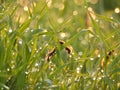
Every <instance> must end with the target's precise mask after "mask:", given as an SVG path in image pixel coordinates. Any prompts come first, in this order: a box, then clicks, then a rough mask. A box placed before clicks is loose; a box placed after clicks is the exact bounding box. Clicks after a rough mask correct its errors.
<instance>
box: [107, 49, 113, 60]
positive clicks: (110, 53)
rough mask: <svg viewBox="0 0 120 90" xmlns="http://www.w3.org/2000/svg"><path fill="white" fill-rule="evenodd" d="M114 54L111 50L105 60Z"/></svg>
mask: <svg viewBox="0 0 120 90" xmlns="http://www.w3.org/2000/svg"><path fill="white" fill-rule="evenodd" d="M113 53H114V50H111V51H110V52H108V54H107V56H106V59H109V57H110V56H111V55H112V54H113Z"/></svg>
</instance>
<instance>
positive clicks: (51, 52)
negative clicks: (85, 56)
mask: <svg viewBox="0 0 120 90" xmlns="http://www.w3.org/2000/svg"><path fill="white" fill-rule="evenodd" d="M59 43H60V44H61V45H62V44H64V43H65V42H64V41H63V40H60V41H59ZM56 48H57V47H54V48H53V49H52V50H51V51H50V52H48V54H46V57H45V60H46V61H49V60H50V58H51V57H53V56H54V54H55V53H56ZM65 50H66V51H67V53H68V54H70V53H71V52H72V50H71V47H68V46H67V47H65Z"/></svg>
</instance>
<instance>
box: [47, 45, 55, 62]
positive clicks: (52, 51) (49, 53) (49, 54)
mask: <svg viewBox="0 0 120 90" xmlns="http://www.w3.org/2000/svg"><path fill="white" fill-rule="evenodd" d="M55 52H56V47H54V48H53V49H52V50H51V51H50V52H48V54H46V57H45V60H46V61H49V60H50V58H51V57H52V56H53V55H54V54H55Z"/></svg>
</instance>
